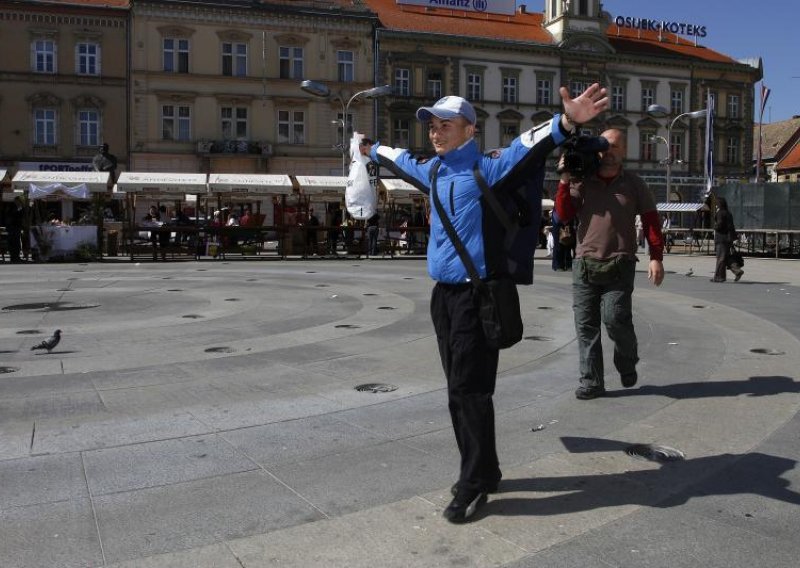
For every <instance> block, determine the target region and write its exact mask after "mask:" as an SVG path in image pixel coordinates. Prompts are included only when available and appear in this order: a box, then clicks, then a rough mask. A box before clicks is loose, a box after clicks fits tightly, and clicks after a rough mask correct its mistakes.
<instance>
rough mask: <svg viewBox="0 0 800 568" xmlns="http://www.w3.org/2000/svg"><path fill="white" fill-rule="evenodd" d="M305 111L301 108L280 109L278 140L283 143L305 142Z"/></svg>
mask: <svg viewBox="0 0 800 568" xmlns="http://www.w3.org/2000/svg"><path fill="white" fill-rule="evenodd" d="M305 120H306V118H305V113H304V112H303V111H301V110H291V111H290V110H279V111H278V142H280V143H281V144H305V141H306V124H305Z"/></svg>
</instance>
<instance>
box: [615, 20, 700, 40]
mask: <svg viewBox="0 0 800 568" xmlns="http://www.w3.org/2000/svg"><path fill="white" fill-rule="evenodd" d="M614 23H615V24H617V25H618V26H619V27H621V28H631V29H634V30H650V31H654V32H657V31H659V30H661V31H664V32H671V33H673V34H676V35H685V36H697V37H706V35H708V31H707V30H706V27H705V26H698V25H696V24H690V23H687V22H672V21H669V20H654V19H651V18H633V17H631V16H617V17H616V18H615V19H614Z"/></svg>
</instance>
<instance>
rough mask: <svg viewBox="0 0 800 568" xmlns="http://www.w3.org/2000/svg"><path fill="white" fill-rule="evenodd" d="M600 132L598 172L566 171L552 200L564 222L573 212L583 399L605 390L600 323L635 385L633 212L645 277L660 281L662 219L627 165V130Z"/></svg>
mask: <svg viewBox="0 0 800 568" xmlns="http://www.w3.org/2000/svg"><path fill="white" fill-rule="evenodd" d="M602 137H603V138H605V139H606V140H607V141H608V144H609V147H608V149H607V150H606V151H604V152H601V160H600V165H599V168H598V170H597V172H596V173H590V174H588V175H587V176H586V177H585V178H584V179H575V178H573V177H572V176H571V175H570V172H566V171H563V165H564V159H563V157H562V159H561V161H560V162H559V171H561V181H560V183H559V185H558V192H557V193H556V199H555V207H556V212H557V214H558V216H559V217H560V218H561V219H563V220H564V221H565V222H567V221H569V220H570V219H572V218H573V217H577V219H578V247H577V250H576V253H575V254H576V257H577V258H576V259H575V261H574V262H573V269H572V292H573V302H572V310H573V312H574V317H575V332H576V334H577V338H578V352H579V356H580V378H579V380H580V386H579V387H578V390H576V391H575V396H576V397H577V398H579V399H581V400H587V399H592V398H597V397H600V396H603V395H604V394H605V392H606V388H605V381H604V375H603V373H604V371H603V346H602V343H601V340H600V323H601V320H602V322H603V323H605V326H606V331H607V332H608V336H609V337H610V338H611V340H612V341H613V342H614V366H615V367H616V369H617V371H618V372H619V374H620V377H621V381H622V385H623V386H624V387H632V386H634V385H635V384H636V381H637V380H638V374H637V372H636V363H638V362H639V354H638V344H637V341H636V332H635V331H634V328H633V313H632V306H631V296H632V294H633V280H634V276H635V275H636V262H637V257H636V252H637V250H638V248H639V247H638V242H637V235H636V232H637V230H636V217H637V215H639V216H640V218H641V222H642V231H643V233H644V237H645V238H646V239H647V243H648V244H649V246H650V248H649V255H650V264H649V265H648V268H647V276H648V278H649V279H650V281H651V282H652V283H653V284H655V285H656V286H660V285H661V282H662V281H663V280H664V266H663V264H662V259H663V244H662V237H661V223H660V222H659V217H658V212H657V211H656V205H655V202H654V200H653V195H652V193H651V192H650V189H649V188H648V187H647V184H646V183H645V182H644V181H643V180H642V179H641V178H640V177H639V176H637V175H636V174H634V173H632V172H628V171H625V170H624V169H623V167H622V162H623V160H624V159H625V155H626V151H627V144H626V141H625V133H624V132H622V131H620V130H616V129H611V130H606V131H605V132H603V134H602Z"/></svg>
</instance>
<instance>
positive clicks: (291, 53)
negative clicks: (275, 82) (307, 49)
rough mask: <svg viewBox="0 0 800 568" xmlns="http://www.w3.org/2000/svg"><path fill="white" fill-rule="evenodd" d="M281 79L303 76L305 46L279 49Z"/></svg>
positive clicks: (300, 77)
mask: <svg viewBox="0 0 800 568" xmlns="http://www.w3.org/2000/svg"><path fill="white" fill-rule="evenodd" d="M278 51H279V55H280V68H281V79H302V78H303V48H302V47H281V48H280V49H279V50H278Z"/></svg>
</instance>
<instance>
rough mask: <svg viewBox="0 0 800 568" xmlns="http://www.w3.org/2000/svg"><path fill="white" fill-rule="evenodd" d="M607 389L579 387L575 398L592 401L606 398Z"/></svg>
mask: <svg viewBox="0 0 800 568" xmlns="http://www.w3.org/2000/svg"><path fill="white" fill-rule="evenodd" d="M605 394H606V389H605V388H604V387H578V389H577V390H576V391H575V398H577V399H579V400H591V399H593V398H600V397H601V396H605Z"/></svg>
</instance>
